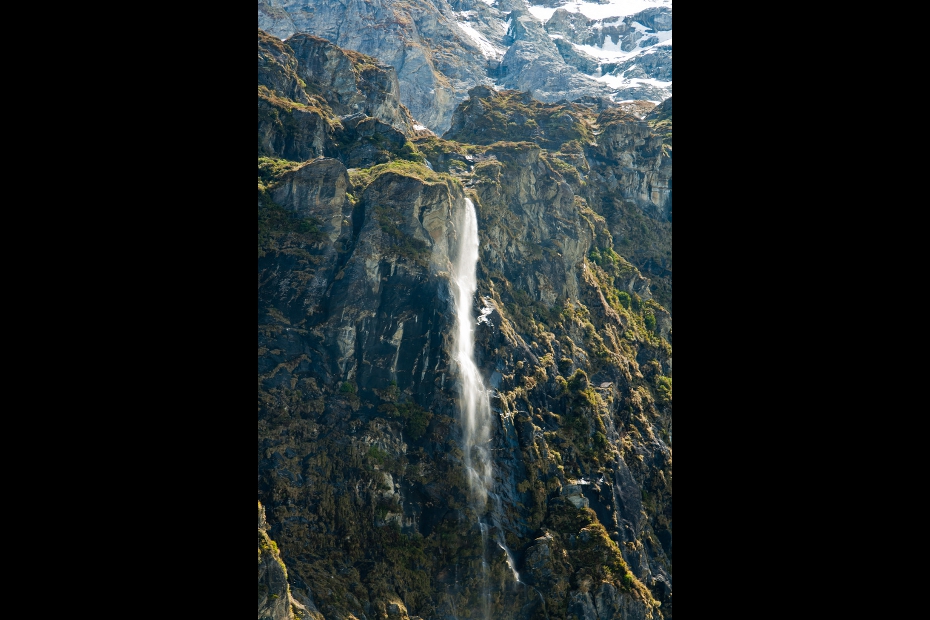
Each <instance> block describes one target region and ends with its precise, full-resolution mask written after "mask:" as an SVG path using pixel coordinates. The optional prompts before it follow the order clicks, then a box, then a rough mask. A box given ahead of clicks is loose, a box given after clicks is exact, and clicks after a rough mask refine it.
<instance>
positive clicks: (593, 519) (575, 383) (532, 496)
mask: <svg viewBox="0 0 930 620" xmlns="http://www.w3.org/2000/svg"><path fill="white" fill-rule="evenodd" d="M282 19H283V18H282ZM258 48H259V93H258V104H259V141H258V142H259V148H258V150H259V160H258V161H259V164H258V219H259V226H258V372H259V381H258V384H259V386H258V450H257V465H258V492H259V498H260V499H261V501H262V503H263V504H264V505H265V506H266V507H267V510H268V516H267V519H268V523H269V524H270V527H266V526H265V525H264V522H263V517H262V514H261V512H260V522H259V529H260V540H259V546H260V557H259V564H260V569H259V617H260V618H263V617H270V618H285V617H289V616H287V614H288V613H292V614H294V615H296V616H297V617H304V616H301V614H306V617H314V618H326V619H327V620H328V619H349V618H355V619H356V620H361V619H363V618H365V619H374V618H409V619H413V620H415V619H417V618H420V619H436V620H438V619H440V618H448V617H460V618H461V617H481V614H482V613H483V612H482V610H484V609H487V615H488V617H493V618H502V619H503V618H513V619H521V620H530V619H536V618H548V619H551V620H555V619H556V618H585V619H588V618H597V619H599V620H604V619H607V618H638V619H639V618H642V619H646V618H651V619H655V620H658V619H660V618H665V619H670V618H671V617H672V594H671V592H672V589H671V585H672V543H671V540H672V511H671V482H672V468H671V463H672V458H671V443H672V425H671V421H672V391H671V385H672V380H671V375H672V361H671V344H670V341H671V314H670V310H669V309H667V306H666V305H665V301H664V298H665V297H667V298H668V308H670V301H671V274H670V268H671V257H670V254H669V255H668V257H667V259H668V269H669V273H668V276H667V286H666V285H665V284H662V285H660V286H659V287H658V288H656V282H657V279H655V278H650V277H649V276H648V275H646V274H645V273H644V272H643V271H642V270H641V269H640V268H638V266H637V265H638V264H640V263H637V262H636V261H637V260H643V261H647V260H648V259H646V258H644V257H649V258H653V255H652V254H650V253H655V252H657V250H656V247H659V248H663V247H666V246H665V245H662V244H666V245H667V247H668V248H669V250H670V233H671V103H670V101H669V102H668V103H666V104H663V106H662V107H661V108H655V109H654V110H652V108H654V107H655V106H654V105H652V104H647V103H641V104H628V105H625V106H622V107H618V106H613V105H611V104H610V102H609V101H606V100H603V99H590V100H584V101H581V102H578V103H573V104H567V103H566V104H553V103H544V102H540V101H538V100H535V99H533V98H532V97H530V96H529V95H528V94H527V93H521V92H517V91H501V92H496V91H495V90H493V89H489V88H480V87H479V88H475V89H473V90H472V91H471V93H470V96H469V98H468V99H467V100H466V101H465V102H464V103H463V104H462V105H461V106H459V107H458V108H457V109H456V111H455V114H454V115H453V117H452V118H451V119H450V130H449V131H448V132H447V133H446V134H445V136H444V137H443V138H439V137H436V136H433V135H422V134H421V135H416V132H414V134H413V135H411V134H408V133H406V132H405V129H406V127H407V125H406V124H405V123H407V122H409V123H410V124H411V126H412V123H413V122H414V121H413V119H410V120H409V121H408V120H406V119H407V118H408V117H407V116H405V112H404V110H403V109H402V108H401V107H400V105H399V104H398V103H396V101H397V100H396V98H394V96H393V95H392V93H394V92H395V91H394V90H393V84H394V83H395V82H394V81H393V80H392V79H390V76H391V72H390V70H389V69H387V68H384V65H378V63H377V61H374V60H373V59H366V58H365V57H361V56H358V57H356V56H353V54H351V53H349V52H346V51H344V50H339V49H337V48H335V47H334V46H332V44H331V43H328V42H326V41H322V40H321V39H317V38H315V37H310V36H307V35H295V36H293V37H291V38H290V39H288V40H286V41H283V42H282V41H280V40H278V39H277V38H275V37H269V36H268V35H266V34H265V33H263V32H261V31H260V32H259V35H258ZM360 65H364V66H361V67H360ZM368 66H371V67H375V68H377V69H378V75H380V76H382V77H383V78H384V79H369V78H363V76H364V75H365V71H368V70H369V69H367V68H366V67H368ZM379 67H381V68H379ZM384 76H386V77H384ZM353 84H354V85H353ZM320 85H328V86H326V87H325V88H324V87H321V86H320ZM353 89H354V90H353ZM379 89H383V90H379ZM371 102H381V106H380V107H379V106H377V105H373V104H372V103H371ZM355 105H358V106H359V108H358V109H356V108H354V106H355ZM649 110H652V113H651V114H650V115H649V116H648V117H647V116H646V112H648V111H649ZM398 119H399V120H398ZM666 186H667V188H668V191H667V192H665V188H666ZM466 198H470V199H471V200H472V201H473V202H474V204H475V207H476V212H477V215H478V220H479V222H478V228H479V235H480V238H481V244H480V250H479V261H478V265H477V270H478V276H479V278H478V279H479V283H478V293H477V295H476V296H475V299H474V307H473V311H474V315H473V320H475V321H476V322H477V326H476V334H475V338H476V343H475V348H476V352H475V357H476V363H477V364H478V366H479V369H480V372H481V375H482V377H483V378H484V381H485V383H486V384H487V385H489V387H490V388H491V393H492V400H491V404H492V408H493V412H494V416H493V425H494V432H493V433H492V439H491V447H492V454H494V463H493V465H494V479H495V483H494V488H493V489H492V492H493V494H494V495H495V496H496V497H498V498H500V505H501V514H500V515H497V516H498V517H499V518H498V519H497V520H496V521H495V522H494V523H491V522H489V521H488V520H487V517H486V515H479V514H476V512H475V508H474V506H472V505H471V504H470V503H469V499H468V497H469V495H468V489H469V485H468V482H467V480H466V477H465V473H464V458H465V455H464V453H463V450H462V446H463V445H464V444H463V441H462V435H461V430H460V424H459V421H458V410H457V406H456V400H457V382H458V379H457V377H456V376H455V374H454V372H453V371H452V368H454V365H453V364H452V354H453V352H452V349H451V341H450V334H451V333H452V325H453V322H454V319H455V317H454V304H453V303H452V298H451V293H450V291H451V287H450V273H451V258H452V257H453V256H455V253H456V250H457V243H458V240H459V238H460V234H459V232H458V231H457V230H456V228H455V224H454V223H455V222H457V221H458V220H459V218H458V216H459V214H460V213H461V211H462V209H465V208H467V205H466ZM649 227H651V228H649ZM644 230H648V231H649V233H648V234H647V233H646V232H643V231H644ZM656 258H658V257H656ZM643 264H645V262H643ZM661 282H665V281H664V280H661ZM480 517H484V521H481V520H480V519H479V518H480ZM496 528H500V530H501V531H500V534H501V540H503V541H506V547H507V549H504V548H503V547H501V546H498V545H497V544H496V543H495V542H494V541H495V540H497V538H496V537H495V536H483V535H482V531H484V532H485V533H487V532H488V531H489V529H493V530H496ZM491 533H492V534H495V535H496V533H497V532H496V531H495V532H491ZM269 536H270V538H273V539H274V540H275V541H276V543H277V545H279V546H280V547H279V548H280V551H281V553H280V558H281V559H282V560H283V563H284V565H285V566H286V572H285V569H284V568H283V567H281V566H280V564H279V563H278V561H277V556H275V555H274V554H273V553H272V554H269V553H268V551H267V549H265V547H263V546H262V545H263V541H264V544H265V545H266V546H267V547H268V548H270V549H273V545H272V543H271V542H270V538H269ZM263 550H264V551H263ZM508 551H509V552H510V555H508ZM263 552H264V553H265V555H262V553H263ZM283 579H286V583H285V582H284V581H283ZM287 584H289V590H290V594H289V595H288V596H289V597H290V598H289V599H288V600H289V601H291V603H292V605H293V607H292V608H288V607H287V606H286V605H283V604H282V603H281V602H280V601H281V600H282V599H283V598H284V597H285V594H284V593H285V592H286V591H287V588H286V586H287ZM263 585H264V587H265V590H264V592H265V595H264V598H263V590H262V587H263ZM272 593H276V594H278V598H272V597H271V594H272ZM486 606H487V608H486ZM289 609H291V611H289ZM263 614H264V615H263Z"/></svg>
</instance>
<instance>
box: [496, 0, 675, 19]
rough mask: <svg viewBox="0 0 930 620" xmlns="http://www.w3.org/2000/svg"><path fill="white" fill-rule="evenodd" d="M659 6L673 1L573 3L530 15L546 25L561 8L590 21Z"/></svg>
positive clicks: (542, 8)
mask: <svg viewBox="0 0 930 620" xmlns="http://www.w3.org/2000/svg"><path fill="white" fill-rule="evenodd" d="M485 1H486V0H485ZM658 6H667V7H669V8H671V7H672V0H610V4H597V3H595V2H573V3H569V4H565V5H563V6H561V7H546V6H531V7H530V13H532V14H533V17H535V18H536V19H538V20H540V21H542V22H543V23H546V22H547V21H549V18H550V17H552V14H553V13H555V11H556V9H560V8H561V9H565V10H566V11H568V12H569V13H581V14H582V15H584V16H585V17H587V18H589V19H606V18H608V17H626V16H627V15H633V14H634V13H639V12H640V11H645V10H646V9H649V8H652V7H658Z"/></svg>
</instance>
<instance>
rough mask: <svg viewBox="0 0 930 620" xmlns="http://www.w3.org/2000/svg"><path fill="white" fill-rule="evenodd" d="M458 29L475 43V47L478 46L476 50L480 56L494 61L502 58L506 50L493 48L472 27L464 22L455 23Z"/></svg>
mask: <svg viewBox="0 0 930 620" xmlns="http://www.w3.org/2000/svg"><path fill="white" fill-rule="evenodd" d="M456 24H457V25H458V27H459V28H461V29H462V32H464V33H465V34H467V35H468V37H469V38H470V39H471V40H472V41H474V42H475V45H477V46H478V49H480V50H481V54H482V55H483V56H484V57H485V58H493V59H494V60H499V59H500V58H502V57H503V56H504V54H505V53H506V51H507V50H505V49H503V48H500V47H495V46H494V45H493V44H492V43H491V42H490V41H488V40H487V39H486V38H485V36H484V35H483V34H481V33H480V32H478V31H477V30H475V29H474V28H473V27H472V26H469V25H468V24H466V23H465V22H456Z"/></svg>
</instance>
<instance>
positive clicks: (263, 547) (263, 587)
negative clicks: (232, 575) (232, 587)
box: [258, 502, 324, 620]
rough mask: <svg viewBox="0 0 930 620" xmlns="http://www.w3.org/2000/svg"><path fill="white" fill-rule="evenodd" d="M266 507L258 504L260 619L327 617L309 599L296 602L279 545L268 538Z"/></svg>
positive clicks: (292, 619)
mask: <svg viewBox="0 0 930 620" xmlns="http://www.w3.org/2000/svg"><path fill="white" fill-rule="evenodd" d="M267 529H268V523H267V522H266V521H265V508H264V507H263V506H262V503H261V502H259V503H258V620H324V618H323V615H322V614H320V612H319V610H317V609H316V606H315V605H314V604H313V601H312V600H311V599H309V598H306V597H303V601H297V600H295V599H294V597H292V596H291V590H290V587H289V586H288V583H287V567H286V566H285V565H284V562H283V561H281V556H280V554H279V553H278V545H277V544H276V543H275V542H274V541H273V540H271V538H269V537H268V532H267Z"/></svg>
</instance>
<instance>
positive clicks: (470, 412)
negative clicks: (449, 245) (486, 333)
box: [452, 198, 492, 517]
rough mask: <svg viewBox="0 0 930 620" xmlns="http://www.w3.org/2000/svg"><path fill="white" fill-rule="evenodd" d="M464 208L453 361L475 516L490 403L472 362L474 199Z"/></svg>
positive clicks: (487, 477) (483, 485) (484, 493)
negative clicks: (457, 377) (456, 377)
mask: <svg viewBox="0 0 930 620" xmlns="http://www.w3.org/2000/svg"><path fill="white" fill-rule="evenodd" d="M465 205H466V209H465V210H464V212H463V214H462V217H461V219H460V221H459V222H458V226H457V228H458V233H459V240H458V255H457V256H456V257H455V264H454V265H453V276H452V283H453V297H454V298H455V328H456V329H455V361H456V364H457V365H458V375H459V391H460V394H459V399H460V400H459V414H460V418H461V420H460V422H461V425H462V437H463V439H464V441H465V446H464V450H465V471H466V475H467V476H468V485H469V488H470V490H471V493H472V503H473V505H474V507H475V510H476V511H477V513H478V515H479V517H480V516H481V515H483V514H485V512H486V511H487V508H486V504H487V501H488V491H489V490H490V488H491V483H492V479H491V458H490V451H489V449H488V441H489V440H490V438H491V403H490V402H489V401H488V393H487V391H486V390H485V387H484V383H483V382H482V381H481V377H480V376H479V375H478V367H477V366H476V365H475V356H474V353H475V335H474V333H475V332H474V323H475V321H474V320H473V319H472V304H473V302H474V298H475V291H476V290H478V280H477V277H476V265H477V263H478V218H477V216H476V215H475V205H474V203H473V202H472V201H471V200H470V199H468V198H466V199H465Z"/></svg>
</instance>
